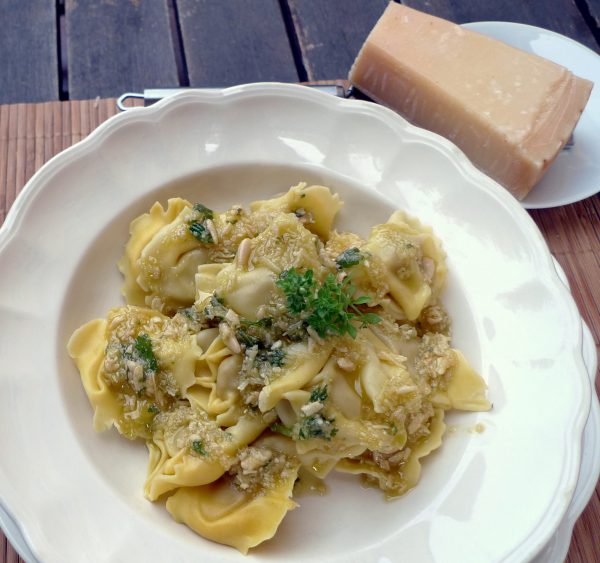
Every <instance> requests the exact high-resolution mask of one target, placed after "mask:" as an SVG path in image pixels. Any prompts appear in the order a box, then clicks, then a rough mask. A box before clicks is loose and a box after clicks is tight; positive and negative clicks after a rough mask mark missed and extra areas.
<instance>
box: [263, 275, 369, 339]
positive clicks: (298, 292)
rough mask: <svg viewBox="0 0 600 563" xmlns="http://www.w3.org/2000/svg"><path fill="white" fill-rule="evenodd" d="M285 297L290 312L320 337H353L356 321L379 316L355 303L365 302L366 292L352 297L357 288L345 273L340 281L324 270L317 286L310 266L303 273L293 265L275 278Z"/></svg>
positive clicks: (364, 320)
mask: <svg viewBox="0 0 600 563" xmlns="http://www.w3.org/2000/svg"><path fill="white" fill-rule="evenodd" d="M275 283H276V285H277V287H279V288H280V289H282V290H283V292H284V293H285V296H286V300H287V308H288V310H289V312H290V313H292V314H293V315H301V316H302V317H303V318H304V321H305V323H306V325H307V326H309V327H311V328H312V329H314V330H315V332H316V333H317V334H318V335H319V336H320V337H321V338H327V337H328V336H332V335H339V336H343V335H345V334H349V335H350V336H351V337H352V338H356V334H357V332H358V331H357V330H356V325H355V323H360V325H361V327H363V326H366V325H369V324H376V323H378V322H380V321H381V318H380V317H379V316H378V315H376V314H374V313H364V312H363V311H361V310H360V309H359V308H358V307H359V306H360V305H366V304H367V303H368V302H369V301H370V298H369V297H368V296H366V295H362V296H360V297H357V298H355V297H354V295H355V293H356V288H355V287H354V286H353V285H352V284H351V282H350V276H346V277H345V278H344V279H343V280H342V281H341V282H338V281H337V280H336V279H335V276H334V275H333V274H331V273H330V274H327V276H326V278H325V281H324V282H323V283H322V284H321V285H320V286H319V285H318V284H317V281H316V280H315V279H314V274H313V271H312V270H306V272H304V273H300V272H298V271H297V270H296V269H295V268H291V269H289V270H286V271H284V272H283V273H282V274H281V275H280V276H279V279H278V280H277V282H275Z"/></svg>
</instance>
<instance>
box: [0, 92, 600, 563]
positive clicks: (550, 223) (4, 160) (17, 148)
mask: <svg viewBox="0 0 600 563" xmlns="http://www.w3.org/2000/svg"><path fill="white" fill-rule="evenodd" d="M134 105H140V104H139V102H138V103H136V104H134ZM116 113H117V109H116V104H115V100H114V99H104V100H100V99H96V100H84V101H69V102H46V103H41V104H12V105H0V224H2V222H3V221H4V218H5V217H6V214H7V213H8V210H9V209H10V207H11V206H12V204H13V203H14V201H15V198H16V196H17V195H18V193H19V191H20V190H21V189H22V188H23V186H24V185H25V184H26V183H27V181H28V180H29V178H30V177H31V176H32V175H33V174H34V172H35V171H36V170H37V169H39V168H40V167H41V166H42V165H43V164H44V163H45V162H46V161H48V160H49V159H50V158H52V157H53V156H54V155H56V154H58V153H59V152H60V151H62V150H64V149H66V148H68V147H70V146H71V145H72V144H74V143H76V142H78V141H80V140H81V139H83V138H85V137H86V136H87V135H88V134H89V133H90V132H91V131H93V130H94V129H95V128H96V127H97V126H98V125H100V124H101V123H102V122H104V121H105V120H106V119H108V118H109V117H111V116H112V115H114V114H116ZM531 216H532V217H533V219H534V221H535V222H536V223H537V225H538V227H539V228H540V230H541V232H542V234H543V235H544V237H545V238H546V241H547V242H548V246H549V247H550V250H551V252H552V253H553V254H554V256H555V257H556V258H557V260H558V261H559V263H560V264H561V266H562V267H563V268H564V270H565V272H566V274H567V277H568V279H569V283H570V284H571V290H572V292H573V296H574V298H575V300H576V302H577V304H578V306H579V310H580V312H581V314H582V316H583V318H584V319H585V321H586V322H587V324H588V326H589V327H590V329H591V331H592V334H593V335H594V341H595V344H596V349H598V348H599V345H600V303H599V294H600V196H595V197H592V198H588V199H587V200H584V201H582V202H578V203H576V204H573V205H569V206H565V207H561V208H556V209H544V210H536V211H532V212H531ZM596 388H597V390H598V392H599V393H600V380H599V379H598V378H597V379H596ZM598 530H600V484H599V485H598V486H597V487H596V491H595V494H594V496H593V497H592V500H591V501H590V504H589V505H588V507H587V508H586V510H585V511H584V513H583V515H582V516H581V518H580V519H579V520H578V522H577V524H576V525H575V529H574V534H573V538H572V541H571V546H570V549H569V554H568V557H567V562H568V563H587V562H596V561H598V562H600V542H598V540H597V538H598ZM21 561H22V560H21V559H20V558H19V557H18V555H17V553H16V552H15V550H14V549H13V547H12V546H11V545H10V543H9V542H8V541H7V540H6V538H5V536H4V535H3V534H2V532H0V563H17V562H21Z"/></svg>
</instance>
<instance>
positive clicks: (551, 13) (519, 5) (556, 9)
mask: <svg viewBox="0 0 600 563" xmlns="http://www.w3.org/2000/svg"><path fill="white" fill-rule="evenodd" d="M402 4H404V5H406V6H410V7H411V8H416V9H417V10H422V11H423V12H427V13H429V14H433V15H435V16H438V17H441V18H445V19H448V20H452V21H453V22H456V23H467V22H473V21H512V22H518V23H526V24H529V25H535V26H537V27H543V28H545V29H550V30H552V31H556V32H558V33H562V34H563V35H566V36H568V37H571V38H572V39H575V40H576V41H579V42H580V43H583V44H584V45H586V46H587V47H589V48H590V49H594V50H595V51H596V52H598V50H599V45H598V43H597V42H596V39H595V38H594V35H593V34H592V32H591V31H590V28H589V27H588V25H587V24H586V22H585V20H584V18H583V16H582V14H581V12H580V10H579V8H578V7H577V6H576V4H575V1H574V0H545V1H544V2H523V1H522V0H495V1H494V2H482V1H481V0H403V1H402Z"/></svg>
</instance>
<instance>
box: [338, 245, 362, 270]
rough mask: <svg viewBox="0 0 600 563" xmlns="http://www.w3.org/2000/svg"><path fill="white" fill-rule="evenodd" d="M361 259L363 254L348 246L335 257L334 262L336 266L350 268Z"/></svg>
mask: <svg viewBox="0 0 600 563" xmlns="http://www.w3.org/2000/svg"><path fill="white" fill-rule="evenodd" d="M362 259H363V255H362V254H361V253H360V250H358V248H356V247H353V248H348V250H344V252H342V253H341V254H340V255H339V256H338V257H337V258H336V259H335V263H336V264H337V266H338V268H350V267H352V266H356V265H357V264H359V263H360V261H361V260H362Z"/></svg>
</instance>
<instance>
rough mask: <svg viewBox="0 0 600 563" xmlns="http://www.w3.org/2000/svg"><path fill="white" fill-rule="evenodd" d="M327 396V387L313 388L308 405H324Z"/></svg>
mask: <svg viewBox="0 0 600 563" xmlns="http://www.w3.org/2000/svg"><path fill="white" fill-rule="evenodd" d="M327 396H328V393H327V385H323V386H322V387H315V388H314V389H313V390H312V392H311V394H310V399H309V403H324V402H325V401H326V400H327Z"/></svg>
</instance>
